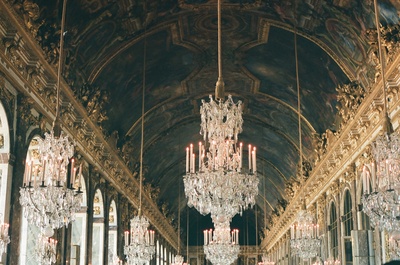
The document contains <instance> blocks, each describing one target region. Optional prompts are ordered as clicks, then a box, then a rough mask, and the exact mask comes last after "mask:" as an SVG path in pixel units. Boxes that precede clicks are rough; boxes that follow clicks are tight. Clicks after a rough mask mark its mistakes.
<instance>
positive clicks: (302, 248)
mask: <svg viewBox="0 0 400 265" xmlns="http://www.w3.org/2000/svg"><path fill="white" fill-rule="evenodd" d="M294 46H295V49H294V50H295V62H296V83H297V112H298V129H299V150H300V154H299V157H300V159H299V160H300V163H299V164H300V176H302V175H303V172H302V171H303V152H302V149H303V146H302V138H301V100H300V82H299V68H298V57H297V33H296V30H295V33H294ZM290 238H291V239H290V248H291V252H292V255H297V256H299V257H300V258H302V259H309V258H313V257H316V256H317V255H318V252H319V249H320V246H321V241H320V239H319V227H318V224H314V217H313V216H312V214H311V213H310V212H308V211H307V209H306V205H305V202H304V208H303V209H302V210H300V211H299V213H298V215H297V218H296V221H295V224H294V225H292V226H291V228H290Z"/></svg>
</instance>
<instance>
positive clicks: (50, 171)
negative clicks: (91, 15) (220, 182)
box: [20, 1, 82, 236]
mask: <svg viewBox="0 0 400 265" xmlns="http://www.w3.org/2000/svg"><path fill="white" fill-rule="evenodd" d="M65 10H66V1H64V3H63V14H62V21H61V34H60V54H59V64H58V78H57V102H56V115H55V119H54V123H53V129H52V131H51V132H50V133H45V139H44V140H42V139H39V156H40V157H39V163H40V164H39V165H33V163H32V161H31V162H27V163H26V168H25V175H24V181H23V187H21V189H20V203H21V205H22V206H23V207H24V211H25V213H24V214H25V217H26V218H27V219H28V222H29V223H31V224H34V225H36V226H38V227H41V228H46V235H47V236H51V235H52V229H56V228H60V227H62V226H64V225H65V226H67V225H68V224H69V222H70V221H73V220H74V214H75V212H77V211H79V209H80V205H81V201H82V195H81V192H80V189H79V188H78V189H75V188H76V185H75V180H76V179H75V176H76V168H74V162H73V160H72V164H71V167H70V168H68V165H69V162H70V158H71V157H72V156H73V154H74V146H73V144H72V143H70V142H69V140H68V137H67V136H66V135H65V134H63V132H62V131H61V126H60V123H59V121H58V116H59V105H60V102H59V101H60V78H61V64H62V59H63V43H64V34H63V33H64V27H65ZM68 169H70V172H69V173H68Z"/></svg>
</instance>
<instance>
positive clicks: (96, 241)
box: [92, 189, 104, 264]
mask: <svg viewBox="0 0 400 265" xmlns="http://www.w3.org/2000/svg"><path fill="white" fill-rule="evenodd" d="M92 235H93V236H92V264H103V254H104V253H103V249H104V204H103V196H102V194H101V191H100V190H99V189H97V190H96V193H95V195H94V200H93V233H92Z"/></svg>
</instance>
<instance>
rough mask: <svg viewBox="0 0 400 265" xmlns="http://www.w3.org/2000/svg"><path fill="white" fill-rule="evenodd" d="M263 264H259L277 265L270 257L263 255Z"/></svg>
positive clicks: (259, 264) (261, 263)
mask: <svg viewBox="0 0 400 265" xmlns="http://www.w3.org/2000/svg"><path fill="white" fill-rule="evenodd" d="M261 260H262V261H261V262H259V263H258V265H275V262H273V261H272V260H270V258H269V257H268V255H267V254H265V253H264V254H263V255H262V258H261Z"/></svg>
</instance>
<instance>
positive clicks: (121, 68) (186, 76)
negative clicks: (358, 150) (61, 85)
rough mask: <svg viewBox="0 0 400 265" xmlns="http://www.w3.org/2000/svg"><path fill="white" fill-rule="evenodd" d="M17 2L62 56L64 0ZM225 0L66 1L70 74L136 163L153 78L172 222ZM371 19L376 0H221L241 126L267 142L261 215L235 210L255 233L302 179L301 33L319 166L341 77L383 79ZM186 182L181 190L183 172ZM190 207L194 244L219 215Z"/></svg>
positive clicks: (150, 171)
mask: <svg viewBox="0 0 400 265" xmlns="http://www.w3.org/2000/svg"><path fill="white" fill-rule="evenodd" d="M8 2H9V3H10V5H12V6H13V7H14V9H15V11H16V13H17V14H20V16H21V18H22V19H23V21H24V23H25V26H26V28H27V30H29V31H30V32H31V34H32V36H33V37H34V38H35V39H36V40H37V43H38V45H40V47H41V48H42V49H43V53H44V54H45V56H46V58H47V60H48V61H49V63H50V64H52V65H54V66H56V64H57V62H58V51H57V47H58V42H59V34H60V32H59V31H58V30H57V29H58V28H59V24H60V22H59V21H60V17H61V2H62V1H47V0H13V1H11V0H8ZM378 2H379V8H380V22H381V24H382V25H383V26H385V25H393V24H398V23H399V13H400V4H399V2H398V1H397V0H381V1H378ZM216 3H217V1H216V0H175V1H174V0H165V1H161V0H151V1H144V0H110V1H103V0H69V1H68V5H67V20H66V29H67V32H66V35H65V42H66V44H65V50H66V60H65V69H64V71H63V73H64V77H65V79H66V81H67V82H68V84H69V85H70V87H71V89H72V91H73V93H74V95H75V97H76V98H77V100H78V101H80V102H81V103H82V105H83V107H84V108H86V110H87V113H88V116H89V117H90V118H91V119H92V120H93V121H94V122H95V123H96V124H97V125H98V126H99V128H100V129H101V131H102V132H103V134H104V137H105V138H106V139H108V143H109V144H110V145H111V146H113V147H114V148H116V149H117V150H119V153H120V156H121V158H122V159H123V160H124V161H125V162H126V163H127V165H128V167H129V168H130V169H131V170H132V171H137V170H138V166H137V164H138V157H139V152H140V137H141V135H140V133H141V126H140V125H141V122H140V120H141V108H142V104H141V93H142V87H143V81H145V111H146V115H145V128H144V131H145V136H144V137H145V139H144V142H145V152H144V164H145V167H146V168H145V181H146V185H145V186H146V187H147V189H148V190H150V191H151V192H152V194H153V199H154V201H155V202H156V203H157V204H158V205H159V207H160V211H162V212H163V213H165V215H166V216H168V218H169V220H170V222H171V223H172V224H173V225H175V226H176V223H177V222H176V216H177V211H178V205H179V202H178V201H179V197H178V192H176V188H177V187H178V184H179V182H182V176H183V174H184V159H185V157H184V150H185V147H186V146H187V145H188V144H190V143H191V142H193V143H195V142H197V141H198V140H199V139H200V135H199V130H200V115H199V108H200V105H201V99H206V98H207V97H208V95H209V94H213V93H214V88H215V82H216V80H217V74H218V71H217V14H216ZM374 28H375V23H374V13H373V1H372V0H354V1H348V0H308V1H300V0H289V1H282V0H266V1H261V0H225V1H223V5H222V44H223V45H222V63H223V76H224V81H225V84H226V86H225V87H226V91H227V93H230V94H232V96H233V98H234V99H235V100H242V101H243V102H244V117H243V118H244V129H243V133H242V134H241V135H240V136H239V137H240V140H241V141H243V142H244V143H251V144H254V145H256V146H257V147H258V150H259V151H258V162H259V166H258V168H259V169H260V170H261V171H262V172H260V185H259V193H260V196H259V197H258V198H257V210H256V213H257V217H258V218H255V215H254V210H250V211H246V212H245V213H244V215H243V217H235V218H234V220H233V225H232V226H233V227H237V228H243V227H246V229H247V231H253V232H251V236H250V237H251V238H253V239H251V240H255V239H254V238H255V234H256V233H255V232H254V231H255V227H256V225H255V221H256V219H257V222H258V225H257V227H258V228H259V229H260V230H262V229H263V228H268V227H271V226H272V225H273V222H274V218H276V216H277V215H279V213H280V211H282V210H284V207H285V204H286V203H288V201H289V200H290V193H291V192H292V189H291V188H290V187H291V186H292V185H296V181H297V178H298V176H297V168H298V161H299V135H298V123H297V119H298V113H297V90H296V89H297V84H296V76H295V55H294V49H295V45H294V32H297V49H298V59H299V81H300V87H301V103H302V105H301V114H302V141H303V144H304V146H303V149H304V150H302V151H303V154H304V158H305V161H307V162H308V163H309V164H310V166H311V167H312V165H313V163H314V161H316V160H318V155H317V154H316V152H315V150H318V148H321V143H322V145H323V144H324V141H326V137H327V135H334V134H335V132H336V131H338V130H340V124H341V122H342V119H341V117H340V115H338V108H340V104H338V100H337V95H338V91H337V87H338V86H341V85H346V84H350V83H351V82H355V81H357V82H358V84H359V85H360V86H362V87H363V88H364V89H365V91H368V89H369V88H370V87H371V85H372V84H373V83H374V80H375V74H376V67H377V65H376V46H375V42H376V40H375V39H374V34H373V33H374V31H373V29H374ZM371 29H372V31H371ZM371 32H372V33H371ZM144 56H146V60H144ZM143 71H145V75H143ZM143 77H145V80H143ZM324 137H325V138H324ZM318 144H320V145H318ZM180 187H181V192H182V194H183V184H182V183H181V185H180ZM263 194H266V195H265V196H264V195H263ZM261 195H263V196H261ZM180 205H181V206H182V205H183V206H182V207H181V208H182V209H183V208H184V205H186V203H185V198H184V196H181V204H180ZM265 205H267V206H266V207H264V206H265ZM264 208H265V211H264ZM189 215H190V218H191V220H198V223H200V225H199V224H197V225H196V224H193V223H194V222H192V223H191V225H190V229H189V230H190V231H189V232H190V233H194V235H193V237H192V235H191V242H190V244H192V245H196V244H198V242H199V240H200V238H201V234H196V233H197V232H198V231H202V228H203V227H202V226H204V228H207V227H209V226H210V224H211V220H210V218H209V216H205V217H204V216H200V215H199V214H198V213H197V212H196V211H195V210H193V209H191V210H190V211H189ZM183 216H184V215H183ZM264 220H266V221H264ZM199 226H200V227H199ZM182 230H183V232H182V233H183V234H185V233H186V232H187V231H186V228H184V229H182ZM196 235H198V236H196ZM251 240H250V241H251ZM242 243H243V242H242Z"/></svg>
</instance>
